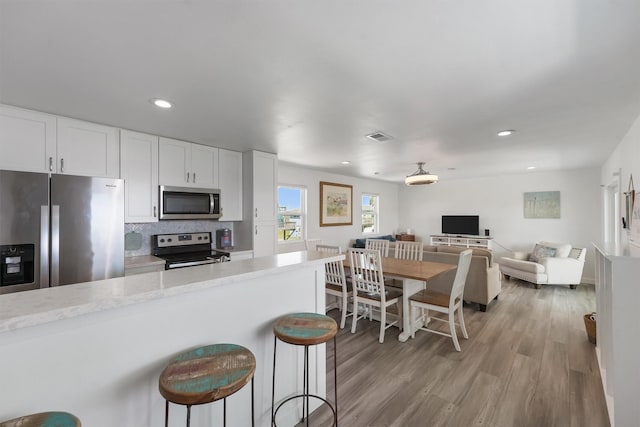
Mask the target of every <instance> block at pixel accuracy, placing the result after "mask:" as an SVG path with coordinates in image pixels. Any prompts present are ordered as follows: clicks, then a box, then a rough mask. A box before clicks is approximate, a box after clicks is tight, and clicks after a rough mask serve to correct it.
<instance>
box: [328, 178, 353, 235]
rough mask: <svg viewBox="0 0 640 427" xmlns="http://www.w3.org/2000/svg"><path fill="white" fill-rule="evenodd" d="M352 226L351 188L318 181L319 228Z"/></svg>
mask: <svg viewBox="0 0 640 427" xmlns="http://www.w3.org/2000/svg"><path fill="white" fill-rule="evenodd" d="M352 224H353V187H352V186H351V185H345V184H336V183H333V182H323V181H320V227H327V226H333V225H352Z"/></svg>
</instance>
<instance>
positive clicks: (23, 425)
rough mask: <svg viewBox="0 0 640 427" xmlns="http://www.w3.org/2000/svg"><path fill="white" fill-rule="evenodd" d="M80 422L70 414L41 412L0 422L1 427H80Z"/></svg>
mask: <svg viewBox="0 0 640 427" xmlns="http://www.w3.org/2000/svg"><path fill="white" fill-rule="evenodd" d="M80 425H81V424H80V420H79V419H78V418H76V416H75V415H73V414H70V413H68V412H40V413H38V414H31V415H25V416H24V417H18V418H15V419H13V420H9V421H4V422H0V427H80Z"/></svg>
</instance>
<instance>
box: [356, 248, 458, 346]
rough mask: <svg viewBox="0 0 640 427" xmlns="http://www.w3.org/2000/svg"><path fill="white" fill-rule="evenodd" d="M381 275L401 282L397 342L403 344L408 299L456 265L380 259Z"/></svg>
mask: <svg viewBox="0 0 640 427" xmlns="http://www.w3.org/2000/svg"><path fill="white" fill-rule="evenodd" d="M381 260H382V274H383V275H384V276H385V277H387V278H389V277H393V278H399V279H401V280H402V312H403V315H402V333H400V335H399V336H398V340H399V341H401V342H405V341H406V340H407V339H409V337H410V336H411V318H410V317H411V308H410V305H409V297H411V295H413V294H415V293H416V292H419V291H421V290H422V289H423V288H424V287H425V284H426V285H427V286H428V283H429V280H431V279H433V278H434V277H437V276H439V275H441V274H443V273H446V272H447V271H451V270H455V269H456V268H457V265H453V264H444V263H441V262H431V261H412V260H407V259H398V258H388V257H382V259H381ZM344 267H345V268H350V263H349V255H348V254H347V256H346V258H345V260H344Z"/></svg>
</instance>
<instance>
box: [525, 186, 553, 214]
mask: <svg viewBox="0 0 640 427" xmlns="http://www.w3.org/2000/svg"><path fill="white" fill-rule="evenodd" d="M524 217H525V218H560V192H559V191H537V192H534V193H524Z"/></svg>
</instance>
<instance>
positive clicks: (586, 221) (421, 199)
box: [398, 169, 640, 283]
mask: <svg viewBox="0 0 640 427" xmlns="http://www.w3.org/2000/svg"><path fill="white" fill-rule="evenodd" d="M639 176H640V175H639ZM530 191H560V218H559V219H525V218H524V214H523V193H524V192H530ZM398 202H399V206H401V207H402V208H401V209H400V213H399V220H400V222H399V226H400V227H401V228H407V227H409V228H412V229H414V230H415V233H416V235H418V236H420V237H421V238H422V240H423V241H425V242H427V241H428V239H429V235H430V234H438V233H440V232H441V216H442V215H479V216H480V233H481V234H482V233H483V230H484V229H485V228H488V229H490V230H491V236H493V237H494V242H495V243H497V244H498V245H501V246H503V247H504V248H508V249H511V250H528V249H531V248H532V247H533V244H534V243H535V242H537V241H539V240H548V241H554V242H569V243H571V244H572V245H574V246H581V247H586V248H588V252H587V263H586V265H585V269H584V273H583V280H584V281H585V282H590V283H593V279H594V269H593V247H592V245H591V242H593V241H596V240H598V237H599V236H600V234H601V232H600V230H601V214H600V203H601V190H600V172H599V170H598V169H579V170H567V171H556V172H531V173H523V174H520V175H508V176H495V177H487V178H476V179H464V180H451V181H446V180H444V181H440V182H439V183H438V184H435V185H428V186H420V187H406V186H400V194H399V199H398ZM495 252H496V256H497V257H500V256H503V255H505V254H506V253H507V251H506V250H505V249H503V248H501V247H499V246H498V247H497V248H496V251H495Z"/></svg>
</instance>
